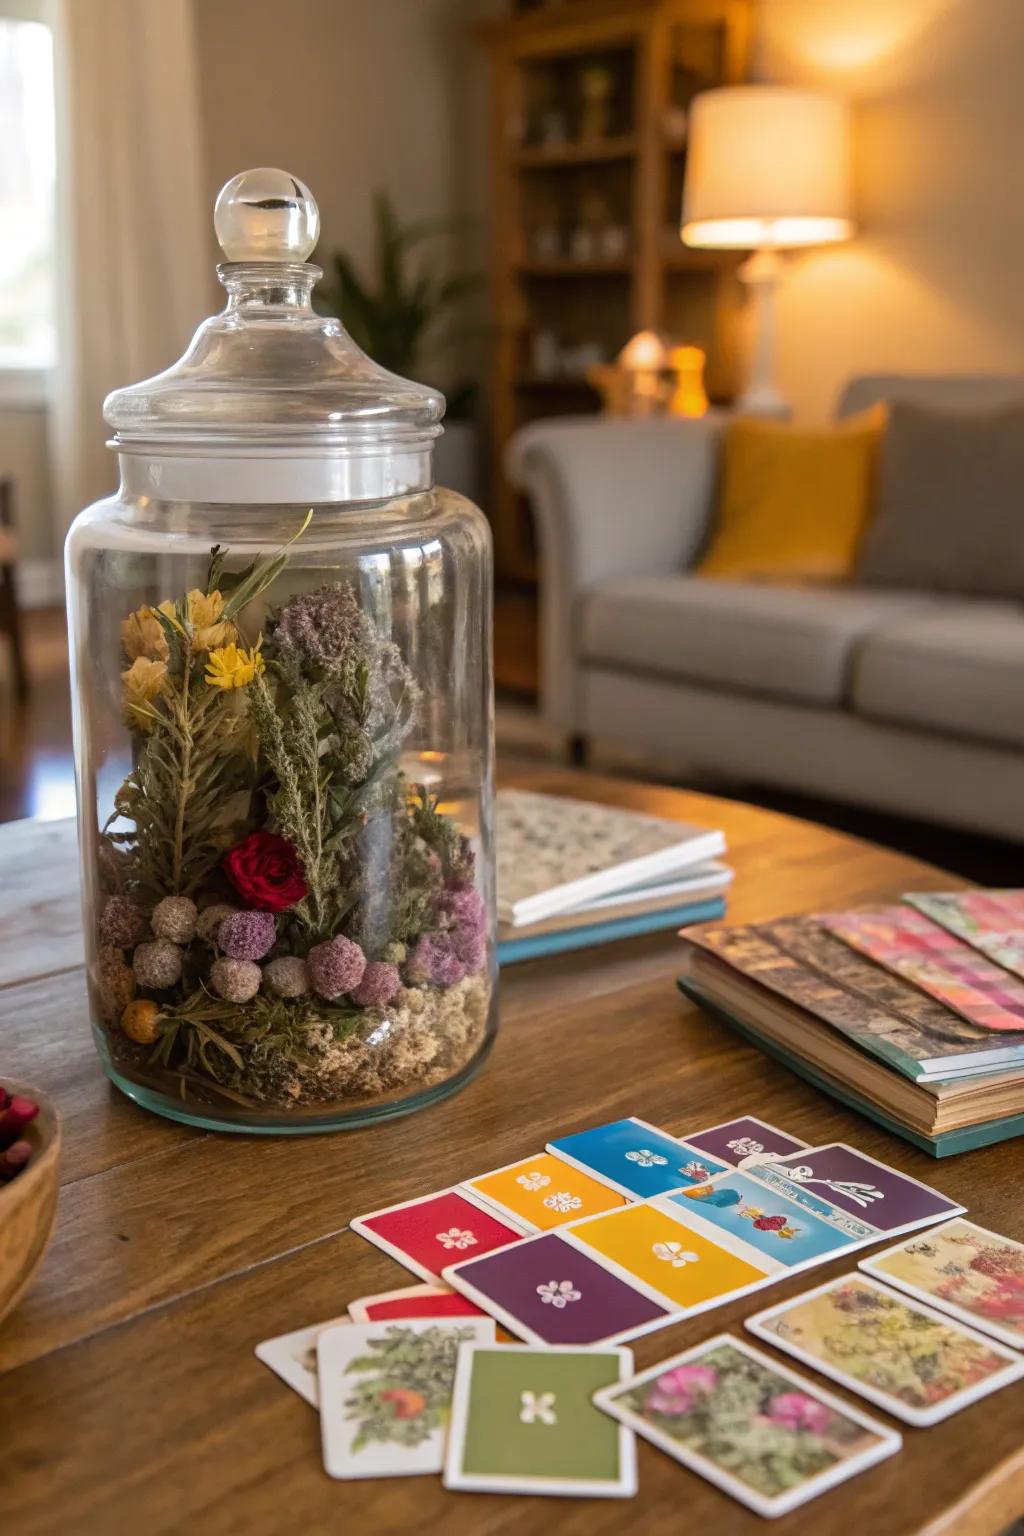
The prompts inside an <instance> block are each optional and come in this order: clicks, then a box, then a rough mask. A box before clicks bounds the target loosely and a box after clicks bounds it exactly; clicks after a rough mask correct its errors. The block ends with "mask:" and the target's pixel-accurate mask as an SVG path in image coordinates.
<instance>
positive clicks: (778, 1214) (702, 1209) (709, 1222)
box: [654, 1172, 878, 1270]
mask: <svg viewBox="0 0 1024 1536" xmlns="http://www.w3.org/2000/svg"><path fill="white" fill-rule="evenodd" d="M654 1203H655V1204H656V1205H657V1206H659V1207H660V1208H662V1209H663V1210H665V1211H668V1212H669V1213H670V1214H672V1215H675V1216H676V1217H677V1218H679V1217H682V1219H683V1220H685V1221H686V1222H687V1223H688V1224H689V1225H691V1226H693V1227H695V1228H696V1229H697V1230H698V1231H701V1232H704V1233H705V1234H706V1235H707V1236H709V1237H711V1238H715V1237H716V1235H718V1236H719V1237H720V1236H721V1234H724V1233H730V1234H731V1235H732V1236H733V1237H734V1238H737V1239H738V1240H739V1241H740V1242H741V1243H743V1245H744V1248H745V1249H750V1248H753V1249H756V1250H757V1252H758V1253H760V1254H762V1255H763V1256H764V1257H765V1258H767V1259H770V1260H771V1261H772V1264H773V1267H774V1268H776V1269H777V1268H779V1267H780V1266H781V1267H784V1268H785V1269H786V1270H796V1269H800V1268H804V1267H806V1266H808V1265H811V1264H819V1263H822V1262H823V1261H824V1260H825V1259H828V1258H831V1257H832V1256H833V1255H835V1254H837V1253H840V1252H842V1250H843V1249H848V1248H850V1247H851V1246H852V1245H853V1244H854V1243H855V1242H856V1241H857V1238H856V1237H854V1236H852V1235H851V1234H850V1233H848V1232H845V1231H843V1230H842V1229H841V1228H840V1227H839V1226H837V1225H836V1224H835V1223H834V1222H832V1221H830V1220H828V1219H827V1214H825V1213H827V1212H828V1211H829V1207H828V1206H826V1205H825V1204H824V1202H821V1206H822V1211H821V1212H820V1213H815V1212H813V1211H811V1210H809V1209H807V1208H806V1207H805V1206H804V1205H799V1204H797V1203H796V1202H795V1201H793V1200H790V1199H789V1198H788V1197H787V1196H786V1195H785V1194H784V1193H779V1192H776V1191H774V1190H773V1189H771V1188H770V1187H769V1186H768V1185H766V1184H762V1183H760V1182H759V1181H758V1180H757V1179H753V1178H751V1177H750V1176H749V1175H748V1174H745V1173H739V1172H737V1173H728V1174H723V1175H722V1177H721V1178H718V1179H715V1181H714V1183H712V1184H698V1185H696V1186H695V1187H694V1188H693V1189H682V1190H679V1191H677V1193H676V1194H674V1195H660V1196H659V1197H658V1199H657V1200H656V1201H655V1202H654ZM859 1240H860V1241H861V1242H871V1241H877V1240H878V1234H877V1232H874V1231H873V1230H872V1229H871V1228H870V1227H867V1226H864V1225H863V1224H860V1238H859Z"/></svg>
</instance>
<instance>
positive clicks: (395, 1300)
mask: <svg viewBox="0 0 1024 1536" xmlns="http://www.w3.org/2000/svg"><path fill="white" fill-rule="evenodd" d="M348 1315H349V1317H350V1318H351V1319H352V1321H353V1322H354V1323H379V1322H382V1321H390V1320H399V1321H400V1320H401V1319H402V1318H407V1317H479V1316H480V1315H481V1314H480V1308H479V1307H475V1306H474V1305H473V1303H472V1302H471V1301H469V1300H467V1298H466V1297H465V1296H460V1295H459V1294H458V1292H457V1291H452V1290H449V1288H448V1286H446V1285H406V1286H403V1288H402V1289H401V1290H399V1291H381V1292H380V1293H379V1294H378V1295H376V1296H360V1297H359V1299H358V1300H357V1301H350V1302H349V1304H348Z"/></svg>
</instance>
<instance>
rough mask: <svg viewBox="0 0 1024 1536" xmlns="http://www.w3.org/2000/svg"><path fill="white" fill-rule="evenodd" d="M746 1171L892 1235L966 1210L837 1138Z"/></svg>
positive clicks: (792, 1193)
mask: <svg viewBox="0 0 1024 1536" xmlns="http://www.w3.org/2000/svg"><path fill="white" fill-rule="evenodd" d="M746 1172H747V1173H749V1174H752V1175H753V1176H754V1177H755V1178H757V1179H763V1180H764V1182H765V1183H770V1184H771V1185H772V1186H773V1188H776V1189H785V1190H786V1191H787V1192H788V1193H789V1194H790V1196H791V1198H792V1199H799V1198H800V1194H801V1192H802V1191H806V1193H808V1194H811V1195H814V1196H815V1197H816V1198H817V1199H819V1200H824V1201H826V1202H827V1203H828V1204H829V1205H831V1206H835V1207H836V1208H838V1210H840V1211H846V1212H848V1213H849V1214H850V1215H851V1216H854V1217H855V1218H856V1219H857V1220H858V1221H860V1222H863V1223H864V1224H865V1225H867V1226H870V1227H873V1228H874V1229H875V1231H876V1232H879V1233H884V1232H889V1233H892V1235H893V1236H895V1235H896V1234H897V1233H900V1232H911V1231H913V1229H914V1228H915V1227H925V1226H929V1225H930V1224H931V1223H932V1222H939V1221H946V1220H948V1218H949V1217H950V1216H961V1215H963V1212H964V1207H963V1206H962V1205H958V1204H957V1203H956V1201H955V1200H950V1199H949V1198H948V1196H946V1195H943V1194H941V1193H940V1192H939V1190H937V1189H932V1187H931V1185H930V1184H922V1183H921V1182H920V1180H919V1179H913V1178H911V1177H910V1175H909V1174H907V1173H900V1172H899V1171H898V1170H897V1169H895V1168H890V1167H889V1165H888V1164H887V1163H880V1162H878V1161H877V1160H876V1159H875V1158H873V1157H868V1155H867V1153H866V1152H858V1151H857V1150H856V1148H855V1147H848V1146H846V1145H845V1144H844V1143H843V1142H840V1141H834V1142H830V1143H829V1144H828V1145H827V1146H822V1147H808V1148H807V1149H806V1151H803V1152H793V1153H791V1154H790V1155H789V1156H788V1157H780V1158H777V1159H775V1160H774V1161H773V1162H770V1163H764V1164H759V1163H749V1164H748V1165H747V1168H746Z"/></svg>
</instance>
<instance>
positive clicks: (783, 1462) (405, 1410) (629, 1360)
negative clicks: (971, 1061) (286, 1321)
mask: <svg viewBox="0 0 1024 1536" xmlns="http://www.w3.org/2000/svg"><path fill="white" fill-rule="evenodd" d="M963 1212H964V1207H963V1206H960V1205H957V1204H955V1203H954V1202H953V1201H951V1200H949V1199H947V1198H946V1197H945V1196H944V1195H942V1194H940V1193H939V1192H938V1191H937V1190H935V1189H931V1188H930V1187H929V1186H928V1185H926V1184H922V1183H919V1182H918V1181H917V1180H916V1179H912V1178H909V1177H908V1176H907V1175H906V1174H902V1173H899V1172H897V1170H896V1169H894V1168H889V1167H887V1166H886V1165H885V1164H884V1163H879V1162H876V1161H875V1160H874V1159H873V1158H870V1157H867V1156H866V1155H865V1154H864V1153H861V1152H857V1151H856V1150H855V1149H854V1148H853V1147H849V1146H846V1145H844V1144H842V1143H839V1142H836V1143H832V1144H830V1145H827V1146H821V1147H809V1146H807V1145H806V1143H804V1142H802V1141H799V1140H798V1139H797V1138H796V1137H793V1136H791V1135H788V1134H786V1133H785V1132H784V1131H780V1130H778V1129H777V1128H776V1127H774V1126H771V1125H767V1124H765V1123H764V1122H763V1121H761V1120H758V1119H756V1118H755V1117H753V1116H744V1117H742V1118H740V1119H737V1120H732V1121H729V1122H728V1123H726V1124H724V1125H718V1126H712V1127H710V1128H708V1129H706V1130H702V1131H696V1132H694V1133H692V1134H688V1135H687V1136H686V1137H685V1138H680V1137H677V1136H674V1135H671V1134H669V1133H668V1132H667V1131H664V1130H659V1129H658V1128H657V1127H656V1126H653V1125H650V1124H648V1123H647V1122H646V1121H644V1120H641V1119H636V1118H630V1119H626V1120H618V1121H615V1122H614V1123H612V1124H610V1125H601V1126H595V1127H593V1128H591V1129H589V1130H585V1131H580V1132H577V1133H576V1134H574V1135H569V1136H564V1137H560V1138H558V1139H556V1140H554V1141H551V1142H549V1143H548V1145H547V1147H546V1149H545V1150H543V1151H541V1152H538V1153H537V1154H536V1155H535V1156H533V1157H527V1158H521V1159H520V1160H519V1161H518V1162H516V1163H513V1164H510V1165H509V1166H507V1167H503V1168H496V1169H493V1170H491V1171H490V1172H488V1173H483V1174H478V1175H477V1176H476V1177H473V1178H469V1179H467V1180H465V1182H463V1183H462V1184H459V1185H456V1186H455V1187H454V1188H451V1189H444V1190H440V1191H437V1192H435V1193H433V1194H427V1195H423V1196H421V1197H420V1198H419V1199H416V1200H409V1201H405V1202H403V1203H402V1204H400V1205H393V1206H390V1207H388V1208H387V1209H385V1210H380V1211H372V1212H370V1213H368V1214H367V1215H364V1216H360V1217H358V1218H356V1219H355V1220H353V1222H352V1223H351V1225H352V1228H353V1230H354V1231H356V1232H359V1233H361V1234H362V1235H363V1236H364V1237H365V1238H368V1239H369V1241H370V1242H372V1243H374V1244H376V1245H377V1247H379V1248H382V1249H383V1250H384V1251H385V1252H386V1253H389V1254H390V1255H392V1257H393V1258H395V1259H396V1260H397V1261H398V1262H399V1263H400V1264H401V1265H403V1266H404V1267H405V1268H406V1269H408V1270H410V1271H411V1272H412V1273H413V1274H414V1275H416V1276H418V1277H419V1278H420V1280H421V1282H422V1283H420V1284H417V1285H412V1286H407V1287H405V1288H404V1289H402V1290H395V1291H389V1292H386V1293H384V1294H382V1295H378V1296H368V1297H363V1298H361V1299H360V1300H358V1301H353V1302H351V1303H350V1304H349V1308H348V1317H346V1318H334V1319H332V1320H330V1321H327V1322H323V1323H320V1324H317V1325H315V1326H313V1327H308V1328H303V1329H300V1330H298V1331H297V1332H295V1333H290V1334H285V1335H283V1336H282V1337H279V1338H276V1339H269V1340H267V1342H266V1343H263V1344H261V1345H260V1346H259V1347H258V1349H257V1351H256V1353H257V1355H258V1356H259V1358H260V1359H261V1360H262V1361H263V1362H264V1363H265V1364H266V1365H268V1366H270V1367H271V1369H272V1370H274V1371H275V1372H276V1373H277V1374H278V1375H279V1376H280V1377H281V1378H282V1379H283V1380H284V1381H286V1382H287V1383H288V1385H289V1386H291V1387H293V1388H294V1390H295V1391H296V1392H298V1393H299V1394H300V1396H302V1397H304V1398H305V1399H306V1401H307V1402H308V1403H310V1404H311V1405H312V1406H313V1407H318V1408H319V1411H320V1418H321V1429H322V1438H323V1453H324V1466H325V1468H326V1470H327V1472H328V1473H329V1474H330V1475H331V1476H332V1477H339V1478H360V1477H395V1476H402V1475H409V1474H429V1473H434V1474H438V1473H440V1474H442V1477H443V1481H444V1485H445V1487H447V1488H451V1489H466V1490H472V1491H477V1492H485V1491H493V1492H500V1493H524V1494H528V1493H537V1494H564V1495H568V1496H577V1497H593V1496H595V1495H596V1496H604V1497H629V1496H630V1495H632V1494H634V1493H635V1492H636V1490H637V1480H636V1459H635V1440H634V1436H635V1434H639V1435H642V1436H643V1437H644V1438H645V1439H647V1440H648V1441H650V1442H651V1443H652V1444H653V1445H656V1446H658V1447H659V1448H660V1449H661V1450H663V1451H665V1452H666V1453H667V1454H668V1455H670V1456H672V1457H674V1458H675V1459H676V1460H677V1461H679V1462H681V1463H682V1464H683V1465H684V1466H686V1467H688V1468H690V1469H691V1470H693V1471H695V1472H697V1473H699V1474H700V1475H701V1476H702V1477H704V1478H706V1479H707V1480H708V1481H709V1482H711V1483H713V1484H715V1486H716V1487H718V1488H720V1489H722V1490H723V1491H724V1492H726V1493H728V1494H730V1495H732V1497H734V1498H736V1499H738V1500H740V1501H741V1502H742V1503H744V1504H746V1505H747V1506H748V1507H749V1508H750V1509H753V1510H755V1511H756V1512H757V1513H758V1514H761V1515H765V1516H775V1515H781V1514H785V1513H787V1512H788V1511H789V1510H791V1509H793V1508H795V1507H796V1506H797V1505H799V1504H802V1503H804V1502H805V1501H806V1500H807V1499H810V1498H813V1497H815V1496H816V1495H817V1494H819V1493H822V1492H824V1491H825V1490H826V1489H828V1488H831V1487H834V1486H835V1485H836V1484H837V1483H839V1482H842V1481H845V1479H847V1478H848V1477H851V1476H853V1475H854V1474H856V1473H857V1472H861V1471H863V1470H864V1469H865V1468H867V1467H870V1466H873V1465H874V1464H875V1463H876V1462H878V1461H881V1460H882V1459H883V1458H885V1457H887V1456H891V1455H892V1454H893V1453H894V1452H896V1451H898V1450H899V1447H900V1444H901V1439H900V1435H899V1433H898V1432H897V1431H896V1430H895V1429H893V1428H892V1427H890V1426H889V1425H886V1424H883V1423H881V1422H879V1421H877V1420H876V1419H874V1418H872V1417H869V1416H868V1415H867V1414H866V1413H862V1412H860V1411H859V1410H858V1409H855V1408H853V1407H852V1406H851V1405H850V1404H849V1403H848V1402H845V1401H843V1400H841V1399H840V1398H838V1397H835V1396H834V1395H833V1394H832V1393H830V1392H828V1391H825V1390H824V1389H822V1388H821V1387H819V1386H817V1385H816V1384H814V1383H812V1382H811V1381H810V1380H808V1379H807V1377H805V1376H803V1375H798V1374H797V1373H796V1372H794V1371H792V1370H790V1369H789V1367H788V1366H784V1365H782V1364H780V1363H778V1362H777V1361H776V1360H775V1359H773V1358H771V1357H769V1356H768V1355H766V1354H764V1353H762V1352H761V1351H760V1350H759V1349H756V1348H755V1347H754V1346H753V1345H751V1344H750V1343H748V1342H747V1341H746V1340H744V1339H741V1338H737V1337H733V1336H732V1335H729V1334H718V1335H716V1336H715V1337H713V1338H710V1339H708V1340H706V1341H705V1342H704V1343H703V1344H699V1345H697V1346H696V1347H695V1348H691V1349H688V1350H686V1351H685V1352H684V1353H682V1354H679V1355H676V1356H673V1357H672V1358H671V1359H667V1360H663V1361H662V1362H661V1363H660V1364H659V1365H656V1366H654V1367H652V1368H650V1369H648V1370H645V1371H642V1372H640V1373H639V1374H635V1372H634V1368H633V1357H632V1353H631V1351H630V1350H629V1349H628V1348H625V1347H624V1345H625V1343H626V1341H627V1340H629V1339H633V1338H636V1337H637V1336H639V1335H640V1334H644V1333H649V1332H651V1331H652V1330H654V1329H656V1328H660V1327H664V1326H665V1325H667V1324H669V1323H673V1322H677V1321H680V1320H681V1319H683V1318H689V1317H692V1316H694V1315H695V1314H697V1313H701V1312H704V1311H707V1310H708V1309H710V1308H712V1307H715V1306H718V1305H720V1304H721V1303H722V1302H724V1301H727V1300H732V1299H735V1298H736V1297H738V1296H743V1295H745V1294H747V1293H748V1292H753V1291H757V1290H760V1289H761V1288H763V1287H767V1286H770V1285H771V1284H772V1283H773V1282H774V1281H775V1280H778V1279H780V1278H783V1277H785V1276H787V1275H792V1274H794V1273H796V1272H798V1271H800V1270H804V1269H808V1268H810V1267H812V1266H814V1265H816V1264H821V1263H824V1262H826V1261H828V1260H832V1259H836V1258H839V1257H842V1256H843V1255H844V1254H845V1253H847V1252H852V1251H853V1250H854V1249H861V1248H864V1247H866V1246H868V1245H870V1244H877V1243H879V1242H880V1241H882V1240H883V1239H886V1238H893V1237H897V1236H899V1237H900V1238H901V1239H902V1241H900V1242H899V1243H897V1244H896V1245H895V1246H892V1247H889V1248H887V1249H884V1250H883V1251H882V1252H879V1253H875V1254H873V1255H872V1256H871V1257H869V1258H864V1259H862V1260H861V1261H860V1269H861V1271H863V1273H856V1272H854V1273H850V1274H847V1275H844V1276H842V1277H840V1278H839V1279H837V1280H832V1281H830V1282H828V1283H827V1284H825V1285H821V1286H818V1287H817V1288H816V1289H813V1290H809V1291H806V1292H804V1293H803V1294H802V1295H800V1296H797V1297H794V1298H791V1299H790V1300H788V1301H786V1302H783V1303H781V1304H780V1305H775V1306H771V1307H768V1308H766V1309H764V1310H762V1311H758V1312H757V1313H756V1314H755V1315H754V1316H752V1317H750V1318H748V1319H747V1322H746V1327H747V1328H748V1329H749V1331H750V1332H751V1333H752V1334H754V1335H756V1337H757V1338H759V1339H762V1340H764V1341H765V1342H767V1343H768V1344H770V1345H772V1346H773V1347H774V1348H775V1349H778V1350H781V1351H783V1352H784V1353H786V1354H788V1355H790V1356H792V1357H793V1358H794V1359H795V1360H797V1361H799V1362H800V1363H801V1364H803V1365H805V1366H809V1367H810V1368H811V1369H812V1370H814V1371H817V1372H819V1373H820V1374H821V1375H823V1376H826V1377H829V1378H831V1379H832V1380H833V1381H836V1382H838V1383H839V1384H840V1385H841V1386H843V1387H845V1388H847V1389H848V1390H850V1391H852V1392H854V1393H856V1394H858V1395H859V1396H860V1397H862V1398H865V1399H867V1400H868V1401H869V1402H871V1403H873V1404H876V1405H877V1406H878V1407H880V1408H882V1409H884V1410H885V1411H886V1412H887V1413H889V1414H891V1415H892V1416H894V1417H895V1418H898V1419H900V1420H902V1421H903V1422H904V1423H907V1424H910V1425H913V1426H915V1427H926V1426H928V1425H931V1424H935V1423H937V1422H938V1421H939V1420H940V1419H944V1418H946V1417H948V1416H949V1415H950V1414H952V1413H955V1412H956V1411H957V1410H958V1409H960V1408H962V1407H965V1406H966V1405H967V1404H968V1403H972V1402H974V1401H976V1400H977V1399H978V1398H980V1397H983V1396H985V1395H986V1394H988V1393H990V1392H993V1391H995V1390H997V1389H998V1388H1000V1387H1002V1386H1005V1385H1007V1384H1008V1383H1009V1382H1011V1381H1016V1380H1018V1379H1019V1378H1021V1377H1024V1356H1022V1355H1021V1354H1019V1353H1017V1351H1019V1350H1024V1244H1021V1243H1017V1242H1014V1241H1012V1240H1010V1239H1009V1238H1004V1237H1001V1236H999V1235H998V1234H996V1233H993V1232H987V1231H985V1230H984V1229H983V1228H981V1227H978V1226H975V1225H974V1224H973V1223H972V1222H969V1221H966V1220H964V1219H963ZM939 1223H941V1224H942V1225H941V1226H939V1225H937V1224H939ZM922 1228H928V1229H929V1230H928V1231H927V1232H926V1233H923V1232H919V1230H918V1229H922ZM910 1233H917V1234H918V1235H916V1236H909V1237H908V1236H907V1235H906V1234H910ZM894 1288H895V1289H894ZM509 1335H515V1337H516V1338H517V1339H519V1340H522V1341H524V1342H521V1343H517V1342H512V1341H510V1339H509ZM883 1345H884V1348H883Z"/></svg>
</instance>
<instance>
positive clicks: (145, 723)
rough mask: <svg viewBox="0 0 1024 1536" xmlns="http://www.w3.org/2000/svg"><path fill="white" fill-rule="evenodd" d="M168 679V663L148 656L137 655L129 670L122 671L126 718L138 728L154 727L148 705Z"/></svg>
mask: <svg viewBox="0 0 1024 1536" xmlns="http://www.w3.org/2000/svg"><path fill="white" fill-rule="evenodd" d="M166 680H167V663H166V662H165V661H154V660H152V659H151V658H150V657H148V656H136V658H135V660H134V661H133V662H132V664H131V666H130V667H129V668H128V670H127V672H122V673H121V681H122V682H123V683H124V698H123V702H124V712H125V718H126V720H127V721H128V724H129V725H131V726H134V727H135V729H136V730H139V731H146V732H149V731H151V730H152V729H153V721H152V719H151V718H150V711H149V708H148V706H149V705H150V704H152V702H153V700H154V699H155V698H156V697H157V695H158V694H160V693H162V691H163V687H164V683H165V682H166Z"/></svg>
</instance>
